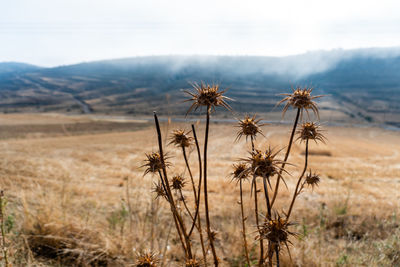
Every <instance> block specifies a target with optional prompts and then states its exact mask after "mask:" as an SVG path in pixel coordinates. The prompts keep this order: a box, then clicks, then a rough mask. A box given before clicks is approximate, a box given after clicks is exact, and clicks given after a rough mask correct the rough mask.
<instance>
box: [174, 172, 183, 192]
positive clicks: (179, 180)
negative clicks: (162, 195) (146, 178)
mask: <svg viewBox="0 0 400 267" xmlns="http://www.w3.org/2000/svg"><path fill="white" fill-rule="evenodd" d="M185 184H186V182H185V178H183V176H182V175H175V176H173V177H172V182H171V186H172V188H173V189H175V190H181V189H182V188H183V187H184V186H185Z"/></svg>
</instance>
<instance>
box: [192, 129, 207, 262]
mask: <svg viewBox="0 0 400 267" xmlns="http://www.w3.org/2000/svg"><path fill="white" fill-rule="evenodd" d="M192 132H193V137H194V141H195V144H196V150H197V157H198V160H199V185H198V187H197V190H198V191H197V203H196V213H195V214H194V220H193V225H192V227H191V229H190V231H189V236H190V235H191V233H192V231H193V227H194V224H195V223H196V218H197V224H198V230H199V235H200V244H201V250H202V252H203V260H204V266H206V267H207V266H208V265H207V253H206V248H205V246H204V239H203V230H202V228H201V219H200V216H198V215H199V210H200V195H201V178H202V177H201V176H202V169H201V153H200V146H199V140H198V139H197V135H196V129H195V128H194V125H193V124H192Z"/></svg>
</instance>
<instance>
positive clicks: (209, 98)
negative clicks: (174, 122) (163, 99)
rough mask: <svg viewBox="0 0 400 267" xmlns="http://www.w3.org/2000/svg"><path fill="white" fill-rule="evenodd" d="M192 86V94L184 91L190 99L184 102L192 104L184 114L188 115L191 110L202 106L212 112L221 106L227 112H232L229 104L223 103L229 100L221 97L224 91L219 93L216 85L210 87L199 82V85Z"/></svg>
mask: <svg viewBox="0 0 400 267" xmlns="http://www.w3.org/2000/svg"><path fill="white" fill-rule="evenodd" d="M192 86H193V88H194V89H195V91H194V92H191V91H188V90H185V91H184V92H185V93H186V94H188V95H189V96H190V97H191V98H190V99H188V100H186V101H191V102H193V103H192V105H191V106H190V108H189V110H188V112H187V113H186V114H189V112H191V111H192V110H193V109H194V110H197V109H198V108H200V107H202V106H205V107H207V108H211V109H212V110H215V107H218V106H222V107H224V108H226V109H228V110H232V108H231V107H230V106H229V104H228V103H226V101H225V100H231V99H230V98H228V97H226V96H224V95H223V94H224V93H225V92H226V90H223V91H219V85H218V84H213V85H210V84H205V83H203V82H201V83H200V85H199V84H197V83H193V84H192Z"/></svg>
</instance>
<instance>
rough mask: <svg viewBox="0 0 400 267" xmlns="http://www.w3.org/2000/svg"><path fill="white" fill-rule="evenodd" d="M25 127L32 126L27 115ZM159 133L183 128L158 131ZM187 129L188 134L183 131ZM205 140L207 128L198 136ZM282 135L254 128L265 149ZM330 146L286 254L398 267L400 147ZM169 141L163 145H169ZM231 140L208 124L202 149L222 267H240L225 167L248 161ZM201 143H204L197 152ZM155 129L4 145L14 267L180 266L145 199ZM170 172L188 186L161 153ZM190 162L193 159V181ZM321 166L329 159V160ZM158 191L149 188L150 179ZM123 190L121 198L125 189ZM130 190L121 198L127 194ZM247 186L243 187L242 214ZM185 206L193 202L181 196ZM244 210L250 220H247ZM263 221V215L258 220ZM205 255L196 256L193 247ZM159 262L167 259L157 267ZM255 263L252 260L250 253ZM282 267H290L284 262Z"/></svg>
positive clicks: (298, 259)
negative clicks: (148, 262)
mask: <svg viewBox="0 0 400 267" xmlns="http://www.w3.org/2000/svg"><path fill="white" fill-rule="evenodd" d="M30 116H33V115H30ZM161 126H162V130H163V133H165V134H166V133H167V132H170V131H171V130H172V129H175V128H182V127H183V125H182V124H180V125H168V124H162V125H161ZM186 128H187V129H189V127H188V125H187V126H186ZM198 128H199V129H198V135H199V140H203V136H202V133H203V132H204V129H203V127H202V126H201V125H200V126H199V127H198ZM288 131H289V130H288V128H287V127H281V126H275V125H272V126H270V125H268V126H263V127H262V132H263V133H264V135H265V136H266V138H263V137H261V136H260V137H259V138H258V139H257V142H256V143H258V144H259V145H261V146H262V147H267V146H268V145H269V144H271V146H272V147H274V146H276V147H283V146H285V145H286V142H287V138H288V135H289V134H290V132H288ZM326 136H327V138H328V142H327V144H326V145H323V144H322V145H321V144H320V145H318V147H317V146H315V145H314V144H312V143H310V151H313V153H310V165H311V166H310V167H311V168H312V169H313V170H315V171H317V172H318V173H319V174H321V177H322V181H321V183H320V185H319V187H318V188H316V189H315V190H314V191H311V190H307V191H306V192H305V193H303V194H301V195H300V197H299V199H298V200H297V201H298V202H297V203H296V205H295V207H294V213H293V217H292V219H294V221H296V222H297V223H298V224H297V225H296V226H295V227H294V228H293V229H294V230H295V231H296V232H298V233H299V235H300V239H299V240H294V239H292V242H294V243H295V244H296V245H295V246H293V247H292V248H291V253H292V257H293V259H294V264H295V265H297V266H337V265H339V266H341V265H343V266H392V265H393V266H398V265H399V264H400V255H399V252H398V251H400V228H399V218H398V217H399V212H400V209H399V199H400V165H399V162H400V154H399V151H400V135H399V134H398V133H395V132H389V131H384V130H381V129H375V128H340V127H328V129H327V132H326ZM165 138H167V136H165ZM235 138H236V129H235V128H234V125H233V124H232V125H230V124H213V125H212V127H211V130H210V143H209V152H208V153H209V162H208V164H209V174H208V176H209V202H210V210H211V214H210V215H211V220H212V222H213V227H214V228H215V229H216V230H217V231H218V239H217V242H216V247H217V251H218V254H219V256H220V257H221V260H222V265H224V266H244V261H245V259H244V257H243V256H242V255H243V254H242V239H241V234H240V230H241V223H240V220H241V219H240V216H238V214H239V213H240V207H239V205H238V204H237V201H238V196H239V193H238V188H237V187H236V186H235V183H231V182H230V180H231V179H230V178H229V177H228V176H229V174H230V173H231V164H232V161H234V160H236V159H238V158H241V157H242V156H243V155H246V153H247V152H246V151H247V150H248V147H247V148H246V146H245V141H244V140H242V141H239V142H234V140H235ZM200 142H201V141H200ZM156 144H157V140H156V133H155V130H154V128H152V127H148V128H145V129H139V130H137V131H134V132H117V133H101V134H87V135H80V136H61V135H59V136H53V137H49V136H46V134H45V132H44V134H43V135H41V137H40V138H38V137H34V138H32V137H29V136H26V137H24V138H19V139H12V138H11V139H6V140H2V141H0V147H1V149H2V159H1V161H0V176H1V177H0V185H1V188H3V189H4V190H5V192H6V195H7V197H8V199H9V204H8V207H7V213H8V214H9V216H8V217H7V219H6V221H7V222H8V225H9V228H10V234H9V235H8V243H9V245H10V249H9V252H10V254H11V255H10V256H11V259H12V260H13V261H14V266H27V265H34V264H35V265H36V266H40V265H43V266H53V265H57V264H60V263H61V264H64V265H66V266H69V265H72V264H75V265H82V266H87V265H93V266H96V265H98V266H105V265H108V266H129V264H133V263H134V262H135V259H136V257H137V253H138V252H140V251H144V250H150V249H152V250H155V251H158V252H159V254H160V256H161V258H162V261H163V262H164V264H169V266H177V265H178V263H177V260H180V259H181V258H182V257H183V255H182V253H181V251H180V243H179V240H177V239H176V233H175V229H174V227H173V225H172V222H171V215H170V214H169V212H168V208H163V209H160V208H159V207H160V206H165V207H167V206H166V203H164V202H165V201H164V202H163V201H161V200H154V197H155V195H154V193H153V194H152V193H151V188H152V180H153V179H152V177H151V176H146V177H143V172H144V169H143V168H140V166H141V165H143V159H144V153H145V152H149V151H151V150H153V151H156V150H157V145H156ZM292 149H293V152H292V154H291V156H290V158H289V162H291V163H294V164H296V165H297V166H296V167H293V168H289V170H290V171H291V173H292V175H293V177H286V181H287V183H288V187H289V191H288V190H287V189H286V188H285V187H280V194H281V195H282V197H280V198H278V199H277V207H281V206H283V205H285V206H287V205H288V203H286V202H287V201H289V198H290V195H289V192H293V189H294V187H295V183H296V178H295V177H297V176H298V174H299V173H298V170H299V169H300V168H298V167H299V166H301V164H302V158H303V157H302V156H301V152H302V148H301V146H300V145H298V144H297V143H295V144H294V146H293V148H292ZM166 150H167V152H168V153H169V155H170V156H172V158H171V160H170V161H171V162H172V163H173V164H176V165H175V167H174V168H175V169H170V171H169V172H170V175H172V174H173V173H176V174H181V173H184V174H185V165H184V161H183V160H182V158H181V151H180V150H179V149H178V148H175V147H173V146H172V145H171V146H168V147H167V148H166ZM195 153H196V152H195V151H190V153H189V158H190V161H191V162H193V164H192V166H193V167H192V168H193V172H194V173H196V172H197V170H196V168H195V166H196V155H195ZM328 155H329V156H328ZM154 181H156V178H154ZM127 186H128V187H127ZM127 189H128V194H127ZM249 197H250V185H249V184H248V183H245V184H244V198H245V203H246V205H247V206H246V205H245V211H248V212H249V213H250V211H251V209H250V201H249ZM188 199H189V201H193V199H192V197H191V196H190V195H189V194H188ZM246 207H247V208H246ZM264 212H265V211H264ZM253 220H254V219H253V216H249V219H248V223H247V225H248V235H249V238H248V240H249V246H250V248H255V247H256V245H257V244H256V241H255V240H254V236H255V234H254V231H255V227H254V225H255V222H254V221H253ZM194 247H195V249H196V254H197V255H198V256H200V255H201V252H200V246H199V244H194ZM164 252H165V257H163V255H164ZM250 255H251V257H252V259H254V260H256V259H257V255H255V253H254V250H253V253H252V252H251V253H250ZM283 261H284V262H283V266H285V264H286V265H289V264H290V261H289V259H288V257H287V254H284V259H283Z"/></svg>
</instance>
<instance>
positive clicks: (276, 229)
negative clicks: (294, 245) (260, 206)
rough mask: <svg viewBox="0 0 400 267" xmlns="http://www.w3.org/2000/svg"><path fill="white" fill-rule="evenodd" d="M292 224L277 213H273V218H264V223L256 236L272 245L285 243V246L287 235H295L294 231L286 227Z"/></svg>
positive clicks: (287, 239) (287, 240)
mask: <svg viewBox="0 0 400 267" xmlns="http://www.w3.org/2000/svg"><path fill="white" fill-rule="evenodd" d="M290 225H292V224H291V223H289V222H288V221H287V220H286V219H284V218H282V217H281V216H280V215H279V214H276V215H275V218H274V219H268V218H265V221H264V224H263V225H262V226H261V229H260V230H259V231H260V235H259V236H258V238H259V239H260V238H261V239H266V240H268V241H270V242H271V243H272V244H274V245H278V246H280V245H281V244H285V245H286V246H287V244H288V243H290V241H289V237H290V236H291V235H293V236H295V234H294V233H292V232H290V231H289V230H288V227H289V226H290Z"/></svg>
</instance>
